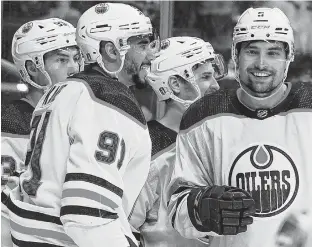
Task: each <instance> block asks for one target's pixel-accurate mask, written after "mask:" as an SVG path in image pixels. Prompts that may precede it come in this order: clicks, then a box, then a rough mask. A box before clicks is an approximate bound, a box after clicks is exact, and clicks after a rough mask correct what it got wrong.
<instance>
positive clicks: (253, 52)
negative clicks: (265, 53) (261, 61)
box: [246, 49, 259, 55]
mask: <svg viewBox="0 0 312 247" xmlns="http://www.w3.org/2000/svg"><path fill="white" fill-rule="evenodd" d="M246 53H247V54H248V55H257V54H258V53H259V52H258V51H256V50H251V49H249V50H246Z"/></svg>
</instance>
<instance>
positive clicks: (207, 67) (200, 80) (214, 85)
mask: <svg viewBox="0 0 312 247" xmlns="http://www.w3.org/2000/svg"><path fill="white" fill-rule="evenodd" d="M192 70H193V73H194V76H195V81H196V83H197V85H198V87H199V89H200V93H201V96H204V95H205V94H210V93H213V92H216V91H218V90H219V88H220V87H219V84H218V82H217V81H216V79H215V78H214V77H213V75H214V69H213V67H212V64H211V62H206V63H201V64H195V65H194V66H193V67H192Z"/></svg>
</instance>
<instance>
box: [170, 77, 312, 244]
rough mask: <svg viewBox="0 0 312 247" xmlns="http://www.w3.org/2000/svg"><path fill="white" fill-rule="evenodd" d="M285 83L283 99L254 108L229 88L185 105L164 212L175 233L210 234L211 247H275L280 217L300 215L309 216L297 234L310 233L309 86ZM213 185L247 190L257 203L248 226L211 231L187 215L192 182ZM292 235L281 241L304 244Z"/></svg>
mask: <svg viewBox="0 0 312 247" xmlns="http://www.w3.org/2000/svg"><path fill="white" fill-rule="evenodd" d="M287 87H288V90H287V94H286V96H285V98H284V99H283V101H282V102H281V103H280V104H279V105H278V106H276V107H274V108H272V109H259V110H256V111H252V110H250V109H248V108H246V107H245V106H244V105H242V104H241V103H240V102H239V100H238V98H237V96H236V91H235V90H229V91H219V92H217V93H214V94H212V95H208V96H205V97H204V98H202V99H200V100H199V101H198V102H196V103H195V104H193V105H192V106H191V107H190V108H189V109H188V110H187V112H186V113H185V115H184V116H183V119H182V122H181V126H180V129H181V131H180V133H179V135H178V138H177V151H176V153H177V156H176V165H175V170H174V172H173V175H172V181H171V183H170V195H171V199H170V205H169V209H170V217H171V221H172V224H173V226H174V227H175V229H176V230H177V231H178V232H179V233H180V234H181V235H183V236H185V237H188V238H198V237H201V236H205V235H207V234H209V235H211V236H214V237H211V241H210V246H211V247H216V246H218V247H229V246H231V247H245V246H246V247H247V246H248V247H251V246H252V247H263V246H268V247H273V246H279V245H277V242H278V241H279V240H278V239H279V238H280V236H281V232H283V231H282V230H281V229H282V228H283V226H285V221H286V220H287V218H289V217H291V215H298V214H301V215H304V218H305V222H307V224H306V226H305V227H302V232H301V234H302V235H305V236H306V237H307V235H308V234H310V235H311V234H312V225H311V224H310V222H311V223H312V221H311V219H312V210H311V204H312V180H311V177H312V166H311V160H312V152H311V147H312V85H311V84H301V83H298V84H293V85H292V84H290V83H287ZM212 185H229V186H235V187H239V188H241V189H244V190H247V191H248V192H249V193H250V194H251V195H252V197H253V198H254V200H255V202H256V207H257V210H256V214H255V216H254V217H253V218H254V222H253V224H252V225H250V226H248V227H247V232H245V233H240V234H238V235H236V236H216V234H213V233H211V232H202V231H199V230H197V229H199V227H197V228H196V227H195V226H196V223H195V222H196V221H195V220H194V219H192V218H190V216H189V214H188V209H187V199H188V194H189V192H190V190H191V188H192V187H194V186H212ZM193 222H194V224H193ZM286 225H287V224H286ZM286 228H287V227H286ZM291 230H292V229H291V228H290V231H291ZM294 231H295V230H294ZM286 232H287V231H286ZM284 235H285V231H284ZM286 235H288V236H291V235H290V234H289V233H288V232H287V233H286ZM293 235H296V234H293ZM310 238H311V236H310ZM291 241H292V242H290V245H286V246H292V247H299V246H304V245H303V243H304V242H301V241H299V240H298V239H297V240H296V239H292V240H291ZM288 244H289V242H288ZM305 246H306V247H308V246H311V245H308V243H306V245H305Z"/></svg>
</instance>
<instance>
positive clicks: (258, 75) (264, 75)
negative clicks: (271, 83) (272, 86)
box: [251, 72, 271, 77]
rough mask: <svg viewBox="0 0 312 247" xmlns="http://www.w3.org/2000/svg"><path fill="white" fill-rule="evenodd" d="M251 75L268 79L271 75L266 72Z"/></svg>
mask: <svg viewBox="0 0 312 247" xmlns="http://www.w3.org/2000/svg"><path fill="white" fill-rule="evenodd" d="M251 74H252V75H253V76H256V77H268V76H270V75H271V74H270V73H266V72H251Z"/></svg>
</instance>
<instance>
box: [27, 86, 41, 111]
mask: <svg viewBox="0 0 312 247" xmlns="http://www.w3.org/2000/svg"><path fill="white" fill-rule="evenodd" d="M28 87H29V92H28V94H27V95H26V96H25V98H26V99H27V100H28V102H29V103H30V104H31V105H32V106H33V107H34V108H35V107H36V105H37V104H38V102H39V100H40V99H41V97H42V96H43V94H44V92H43V90H41V89H38V88H35V87H32V86H28Z"/></svg>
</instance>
